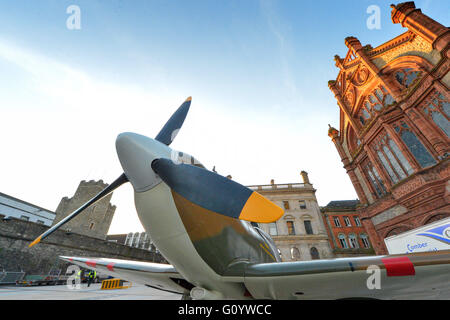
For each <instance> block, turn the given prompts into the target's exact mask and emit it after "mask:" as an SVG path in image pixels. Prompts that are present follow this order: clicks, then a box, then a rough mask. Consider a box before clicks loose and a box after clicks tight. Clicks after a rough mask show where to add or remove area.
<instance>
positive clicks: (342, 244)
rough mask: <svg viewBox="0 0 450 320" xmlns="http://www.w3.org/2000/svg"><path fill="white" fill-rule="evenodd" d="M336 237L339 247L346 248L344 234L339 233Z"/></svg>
mask: <svg viewBox="0 0 450 320" xmlns="http://www.w3.org/2000/svg"><path fill="white" fill-rule="evenodd" d="M338 238H339V243H340V244H341V248H343V249H347V248H348V244H347V239H346V237H345V235H344V234H342V233H341V234H339V235H338Z"/></svg>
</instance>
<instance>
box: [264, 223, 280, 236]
mask: <svg viewBox="0 0 450 320" xmlns="http://www.w3.org/2000/svg"><path fill="white" fill-rule="evenodd" d="M271 226H275V234H272V232H271V230H272V228H271ZM267 228H268V230H269V235H270V236H277V235H278V226H277V223H276V222H271V223H268V224H267Z"/></svg>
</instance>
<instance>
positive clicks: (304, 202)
mask: <svg viewBox="0 0 450 320" xmlns="http://www.w3.org/2000/svg"><path fill="white" fill-rule="evenodd" d="M302 203H303V205H302ZM298 205H299V208H300V209H302V210H303V209H307V207H306V200H298Z"/></svg>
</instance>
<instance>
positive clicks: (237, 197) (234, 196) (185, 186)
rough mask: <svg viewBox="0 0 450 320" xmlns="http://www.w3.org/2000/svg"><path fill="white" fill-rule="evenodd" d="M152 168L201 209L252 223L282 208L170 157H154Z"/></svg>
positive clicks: (268, 219) (275, 217) (269, 218)
mask: <svg viewBox="0 0 450 320" xmlns="http://www.w3.org/2000/svg"><path fill="white" fill-rule="evenodd" d="M152 169H153V170H154V171H155V172H156V173H157V174H158V176H159V177H160V178H161V179H162V180H163V181H164V182H165V183H166V184H167V185H168V186H169V187H170V188H171V189H172V190H173V191H174V192H176V193H178V194H179V195H181V196H182V197H184V198H185V199H187V200H189V201H191V202H193V203H195V204H196V205H198V206H201V207H202V208H205V209H208V210H210V211H213V212H216V213H219V214H222V215H225V216H227V217H231V218H235V219H241V220H247V221H251V222H261V223H270V222H274V221H276V220H278V219H279V218H280V217H281V216H282V215H283V213H284V211H283V209H281V208H280V207H278V206H277V205H275V204H274V203H273V202H271V201H269V200H268V199H266V198H264V197H263V196H262V195H260V194H259V193H257V192H255V191H253V190H250V189H249V188H247V187H244V186H243V185H241V184H239V183H237V182H235V181H233V180H231V179H227V178H225V177H223V176H221V175H219V174H217V173H215V172H211V171H208V170H206V169H203V168H199V167H196V166H192V165H188V164H184V163H182V164H175V163H174V162H172V161H171V160H169V159H156V160H154V161H153V162H152Z"/></svg>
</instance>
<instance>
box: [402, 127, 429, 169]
mask: <svg viewBox="0 0 450 320" xmlns="http://www.w3.org/2000/svg"><path fill="white" fill-rule="evenodd" d="M394 129H395V131H396V132H397V133H398V134H399V136H400V137H401V138H402V140H403V142H404V143H405V145H406V146H407V147H408V149H409V151H411V153H412V155H413V156H414V158H415V159H416V160H417V162H418V163H419V164H420V166H421V167H422V168H426V167H429V166H432V165H434V164H436V160H434V159H433V157H432V156H431V154H430V153H429V152H428V150H427V149H426V148H425V146H424V145H423V144H422V142H420V140H419V138H417V136H416V135H415V133H414V132H412V131H411V129H410V128H409V127H408V125H407V124H406V123H405V122H404V121H400V122H399V123H396V124H394ZM411 170H412V169H411Z"/></svg>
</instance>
